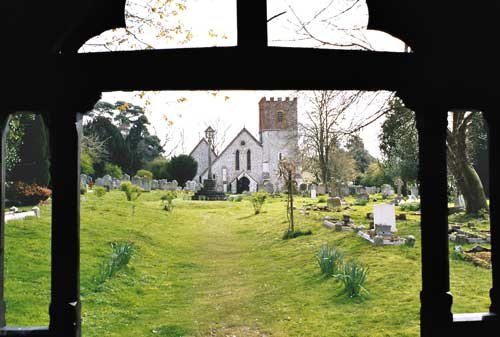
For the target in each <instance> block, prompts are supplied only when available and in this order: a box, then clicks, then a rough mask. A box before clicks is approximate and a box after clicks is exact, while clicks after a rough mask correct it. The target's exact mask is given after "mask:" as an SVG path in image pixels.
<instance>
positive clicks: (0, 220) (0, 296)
mask: <svg viewBox="0 0 500 337" xmlns="http://www.w3.org/2000/svg"><path fill="white" fill-rule="evenodd" d="M9 120H10V115H9V114H8V113H4V114H2V115H0V131H1V135H0V151H1V152H0V153H1V156H2V160H1V161H0V165H1V167H0V328H3V327H5V325H6V322H5V299H4V277H5V274H4V259H5V182H6V181H5V166H6V159H7V158H6V150H7V133H8V131H9Z"/></svg>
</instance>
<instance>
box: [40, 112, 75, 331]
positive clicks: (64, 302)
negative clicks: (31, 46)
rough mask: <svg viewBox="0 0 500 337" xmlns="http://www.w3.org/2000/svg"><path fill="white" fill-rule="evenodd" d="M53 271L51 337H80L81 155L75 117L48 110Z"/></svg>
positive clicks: (72, 113) (71, 113)
mask: <svg viewBox="0 0 500 337" xmlns="http://www.w3.org/2000/svg"><path fill="white" fill-rule="evenodd" d="M45 117H46V119H47V125H48V127H49V135H50V150H51V182H52V187H53V193H52V272H51V277H52V279H51V288H52V291H51V303H50V325H49V330H50V334H51V336H57V337H59V336H61V337H62V336H64V337H79V336H80V335H81V327H80V326H81V322H80V321H81V318H80V282H79V276H80V275H79V270H80V155H79V135H78V131H77V127H76V123H77V121H78V118H79V117H78V116H77V114H76V113H74V112H71V111H62V110H55V111H50V112H49V114H48V115H47V116H45Z"/></svg>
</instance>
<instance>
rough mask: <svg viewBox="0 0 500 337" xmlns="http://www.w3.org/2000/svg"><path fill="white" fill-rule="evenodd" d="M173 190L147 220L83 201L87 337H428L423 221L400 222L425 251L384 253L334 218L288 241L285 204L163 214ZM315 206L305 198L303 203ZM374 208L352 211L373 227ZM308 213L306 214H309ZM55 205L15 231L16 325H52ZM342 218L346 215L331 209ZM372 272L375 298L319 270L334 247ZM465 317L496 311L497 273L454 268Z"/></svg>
mask: <svg viewBox="0 0 500 337" xmlns="http://www.w3.org/2000/svg"><path fill="white" fill-rule="evenodd" d="M160 196H161V192H152V193H146V194H143V195H142V196H141V197H140V198H139V200H138V202H137V208H136V212H135V216H134V217H132V211H131V210H132V208H131V205H130V203H129V202H127V201H126V200H125V197H124V194H123V192H118V191H115V192H111V193H109V194H107V195H105V196H104V197H103V198H102V199H98V198H97V197H96V196H95V195H93V194H92V193H88V194H86V195H85V196H83V197H82V211H81V214H82V221H81V222H82V224H81V288H82V319H83V335H84V336H103V335H105V336H138V335H140V336H168V337H174V336H177V337H178V336H219V337H223V336H233V335H234V336H238V337H246V336H252V337H253V336H256V337H257V336H276V337H285V336H307V337H313V336H318V337H319V336H322V337H326V336H339V337H340V336H342V337H349V336H370V337H375V336H405V337H406V336H418V335H419V322H418V312H419V291H420V288H421V285H420V234H419V229H418V216H412V215H411V216H409V220H408V221H398V229H399V234H400V235H408V234H413V235H415V236H416V237H417V245H416V247H415V248H408V247H405V246H399V247H373V246H371V245H370V244H369V243H368V242H367V241H364V240H363V239H361V238H359V237H357V236H356V235H355V234H354V233H352V232H341V233H339V232H333V231H331V230H328V229H326V228H324V227H322V226H321V222H322V221H321V219H322V217H323V216H324V215H325V213H317V212H311V214H310V215H309V216H304V215H298V214H297V222H298V224H299V225H298V229H302V230H308V229H311V230H312V231H313V235H311V236H303V237H299V238H296V239H291V240H288V241H284V240H282V239H281V237H282V234H283V232H284V231H285V229H286V228H287V223H286V215H285V211H284V209H285V203H284V201H283V200H282V199H270V200H269V201H267V202H266V204H265V205H264V207H263V213H262V214H259V215H253V209H252V206H251V204H250V202H248V201H242V202H222V201H221V202H205V201H188V200H182V199H176V200H175V201H174V203H175V209H174V211H173V212H172V213H167V212H165V211H163V210H162V209H161V203H160ZM306 202H307V203H309V202H311V200H310V199H299V200H298V206H299V207H300V206H301V205H302V204H304V203H306ZM369 211H371V204H369V205H367V206H359V207H358V206H354V207H352V209H351V210H348V211H347V212H349V213H350V214H351V216H352V217H353V219H354V221H355V222H356V223H358V224H359V223H368V220H366V219H364V217H365V214H366V213H367V212H369ZM297 213H298V212H297ZM49 214H50V206H42V217H41V218H40V219H28V220H22V221H12V222H9V223H7V228H6V250H7V251H6V280H7V281H6V292H5V293H6V300H7V321H8V324H9V325H47V323H48V314H47V311H48V302H49V292H50V288H49V284H50V281H49V280H50V275H49V270H50V254H49V251H50V230H49V228H50V224H49V221H50V219H49ZM330 215H332V216H339V217H340V216H341V215H342V213H330ZM125 240H131V241H133V242H134V244H135V246H136V247H137V253H136V254H135V256H134V257H133V258H132V260H131V261H130V264H129V266H128V267H127V268H125V269H124V270H122V271H120V272H119V273H118V274H116V275H115V276H114V277H113V278H112V279H110V280H109V281H108V282H106V283H105V286H104V288H103V289H102V290H101V291H99V292H95V291H94V290H93V287H92V279H93V276H94V275H95V274H96V273H97V271H98V268H99V266H100V264H101V263H103V262H104V261H106V260H107V259H108V258H109V255H110V252H111V247H110V243H111V242H113V241H125ZM327 242H328V243H333V244H335V245H337V246H338V247H339V248H341V249H342V250H343V251H344V253H345V257H346V259H350V258H353V259H356V260H358V261H359V262H361V263H363V264H364V265H366V266H368V267H369V269H370V273H369V277H368V282H367V284H366V287H367V289H368V291H369V295H368V296H365V298H364V299H349V298H347V297H346V296H345V295H343V294H342V292H341V287H340V285H339V283H336V282H334V281H333V280H332V279H325V278H323V277H322V276H321V275H320V273H319V268H318V266H317V264H316V261H315V260H314V255H315V253H316V251H317V250H318V249H319V247H320V246H321V245H322V244H323V243H327ZM451 269H452V270H451V273H452V293H453V295H454V302H455V304H454V311H455V312H476V311H486V310H487V308H488V304H489V301H488V290H489V288H490V284H491V281H490V276H489V275H490V271H489V270H486V269H480V268H477V267H474V266H472V265H471V264H469V263H467V262H463V261H458V260H453V259H452V260H451Z"/></svg>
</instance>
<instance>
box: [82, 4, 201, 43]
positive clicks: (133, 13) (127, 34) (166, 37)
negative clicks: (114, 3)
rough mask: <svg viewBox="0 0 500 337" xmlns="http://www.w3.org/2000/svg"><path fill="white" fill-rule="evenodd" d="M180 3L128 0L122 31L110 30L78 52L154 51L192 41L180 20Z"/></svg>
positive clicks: (190, 35) (184, 7)
mask: <svg viewBox="0 0 500 337" xmlns="http://www.w3.org/2000/svg"><path fill="white" fill-rule="evenodd" d="M186 8H187V7H186V5H185V1H183V0H129V1H127V3H126V6H125V13H124V14H125V22H126V27H125V28H119V29H113V30H112V31H108V32H105V33H104V34H101V35H100V36H98V37H95V38H93V39H91V40H89V41H88V42H87V43H86V44H85V45H84V46H83V47H82V48H81V50H80V51H82V52H89V51H117V50H134V49H154V48H158V47H159V46H161V45H164V44H165V43H168V42H171V41H172V40H175V39H177V40H178V41H179V42H180V43H186V42H188V41H189V40H191V38H192V33H191V31H190V30H188V29H186V27H184V25H183V24H182V22H181V20H180V19H179V17H180V15H179V14H180V13H182V12H183V11H185V10H186Z"/></svg>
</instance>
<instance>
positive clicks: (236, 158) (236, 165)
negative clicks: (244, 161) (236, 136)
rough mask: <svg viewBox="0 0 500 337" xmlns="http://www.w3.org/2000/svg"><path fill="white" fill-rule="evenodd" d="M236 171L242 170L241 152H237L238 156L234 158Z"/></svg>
mask: <svg viewBox="0 0 500 337" xmlns="http://www.w3.org/2000/svg"><path fill="white" fill-rule="evenodd" d="M234 169H235V170H239V169H240V151H239V150H236V155H235V158H234Z"/></svg>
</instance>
